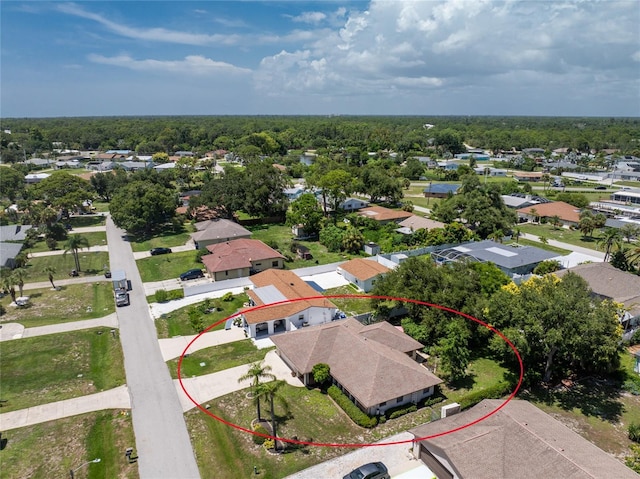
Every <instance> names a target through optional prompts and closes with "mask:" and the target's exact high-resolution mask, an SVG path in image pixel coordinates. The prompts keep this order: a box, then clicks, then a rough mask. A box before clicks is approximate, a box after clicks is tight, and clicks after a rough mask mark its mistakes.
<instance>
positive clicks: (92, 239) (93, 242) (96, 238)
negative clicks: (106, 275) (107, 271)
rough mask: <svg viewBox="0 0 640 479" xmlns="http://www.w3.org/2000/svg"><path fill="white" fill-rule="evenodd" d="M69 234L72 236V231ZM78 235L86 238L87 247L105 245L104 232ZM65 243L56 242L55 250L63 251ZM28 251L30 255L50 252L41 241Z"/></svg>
mask: <svg viewBox="0 0 640 479" xmlns="http://www.w3.org/2000/svg"><path fill="white" fill-rule="evenodd" d="M69 234H74V233H73V231H70V232H69ZM78 234H80V235H81V236H83V237H84V238H87V241H88V242H89V246H103V245H106V244H107V233H106V232H105V231H92V232H89V233H78ZM65 242H66V240H62V241H58V246H57V248H56V249H57V250H64V244H65ZM28 251H29V252H30V253H41V252H43V251H51V250H50V249H49V248H48V246H47V243H46V241H45V240H44V239H43V240H40V241H38V242H37V243H36V244H35V245H34V246H33V248H29V250H28ZM67 254H69V253H67Z"/></svg>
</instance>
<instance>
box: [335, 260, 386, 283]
mask: <svg viewBox="0 0 640 479" xmlns="http://www.w3.org/2000/svg"><path fill="white" fill-rule="evenodd" d="M339 268H340V269H342V270H344V271H346V272H347V273H349V274H351V275H353V276H354V277H355V278H357V279H359V280H362V281H366V280H368V279H371V278H375V277H376V276H378V275H380V274H385V273H388V272H389V268H387V267H386V266H383V265H381V264H380V263H378V262H377V261H374V260H371V259H363V258H355V259H352V260H350V261H347V262H346V263H342V264H341V265H340V267H339Z"/></svg>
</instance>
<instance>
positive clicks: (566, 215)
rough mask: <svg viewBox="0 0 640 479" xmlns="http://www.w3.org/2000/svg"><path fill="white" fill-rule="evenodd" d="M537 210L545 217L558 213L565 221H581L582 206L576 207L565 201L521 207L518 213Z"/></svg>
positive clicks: (529, 212)
mask: <svg viewBox="0 0 640 479" xmlns="http://www.w3.org/2000/svg"><path fill="white" fill-rule="evenodd" d="M534 209H535V210H536V215H537V216H540V217H544V218H551V217H552V216H556V215H558V216H559V217H560V219H561V220H563V221H570V222H572V223H578V222H579V221H580V208H576V207H575V206H573V205H570V204H569V203H565V202H564V201H552V202H551V203H540V204H538V205H533V206H527V207H526V208H520V209H519V210H518V213H522V214H526V215H531V210H534Z"/></svg>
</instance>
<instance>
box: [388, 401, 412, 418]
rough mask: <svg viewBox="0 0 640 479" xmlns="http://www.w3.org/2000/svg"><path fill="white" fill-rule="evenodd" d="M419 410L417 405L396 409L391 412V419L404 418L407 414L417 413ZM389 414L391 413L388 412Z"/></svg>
mask: <svg viewBox="0 0 640 479" xmlns="http://www.w3.org/2000/svg"><path fill="white" fill-rule="evenodd" d="M417 410H418V407H417V406H416V405H415V404H413V405H411V406H401V407H394V408H393V409H392V410H391V414H389V419H395V418H397V417H400V416H404V415H405V414H409V413H410V412H416V411H417ZM388 412H389V411H387V413H388Z"/></svg>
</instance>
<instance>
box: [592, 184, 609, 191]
mask: <svg viewBox="0 0 640 479" xmlns="http://www.w3.org/2000/svg"><path fill="white" fill-rule="evenodd" d="M606 189H607V187H606V186H603V185H600V186H596V187H595V188H594V190H606Z"/></svg>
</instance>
